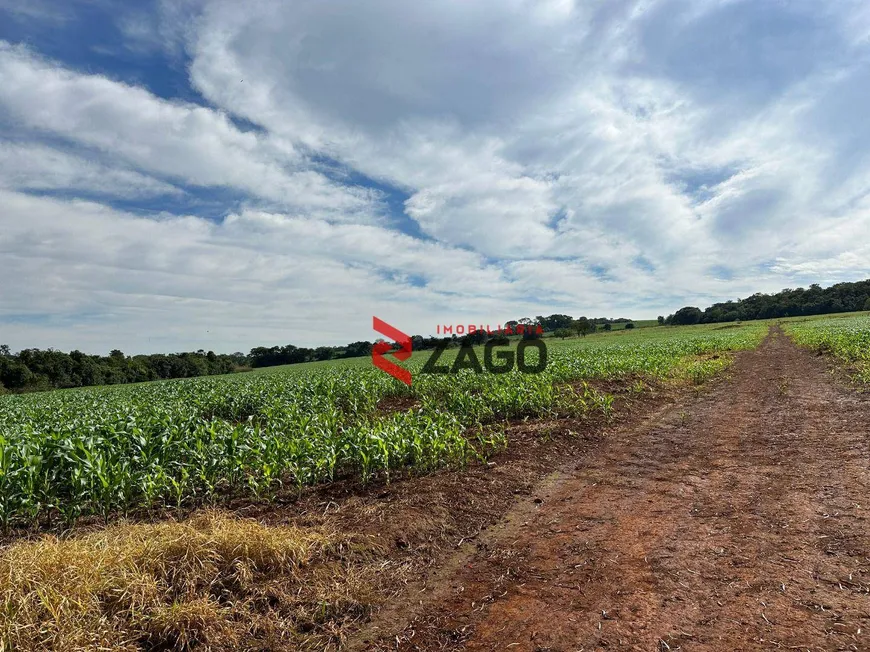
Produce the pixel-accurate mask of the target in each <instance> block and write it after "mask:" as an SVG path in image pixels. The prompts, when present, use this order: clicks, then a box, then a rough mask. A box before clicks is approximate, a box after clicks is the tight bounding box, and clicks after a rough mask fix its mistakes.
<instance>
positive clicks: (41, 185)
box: [0, 141, 182, 198]
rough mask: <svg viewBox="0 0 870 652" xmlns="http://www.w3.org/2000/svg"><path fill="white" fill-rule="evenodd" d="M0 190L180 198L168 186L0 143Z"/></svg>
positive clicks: (51, 151) (44, 150)
mask: <svg viewBox="0 0 870 652" xmlns="http://www.w3.org/2000/svg"><path fill="white" fill-rule="evenodd" d="M0 187H6V188H12V189H17V190H37V191H41V190H59V191H67V192H76V191H86V192H91V193H98V194H105V195H112V196H115V197H121V198H134V197H148V196H155V195H180V194H182V192H181V190H179V189H178V188H176V187H175V186H173V185H172V184H169V183H165V182H162V181H160V180H158V179H154V178H153V177H149V176H146V175H144V174H140V173H138V172H135V171H133V170H128V169H124V168H120V167H117V166H113V165H108V164H104V163H100V162H97V161H93V160H89V159H88V158H85V157H83V156H76V155H72V154H69V153H67V152H64V151H61V150H58V149H55V148H52V147H47V146H45V145H40V144H23V143H8V142H7V143H4V142H2V141H0Z"/></svg>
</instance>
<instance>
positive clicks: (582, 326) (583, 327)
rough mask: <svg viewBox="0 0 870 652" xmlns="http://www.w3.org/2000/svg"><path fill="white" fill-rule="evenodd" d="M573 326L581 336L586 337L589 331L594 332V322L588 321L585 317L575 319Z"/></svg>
mask: <svg viewBox="0 0 870 652" xmlns="http://www.w3.org/2000/svg"><path fill="white" fill-rule="evenodd" d="M573 326H574V331H575V332H576V333H577V334H578V335H582V336H583V337H586V336H587V335H588V334H589V333H594V332H595V324H593V323H592V322H591V321H589V320H588V319H587V318H586V317H579V318H578V319H575V320H574V324H573Z"/></svg>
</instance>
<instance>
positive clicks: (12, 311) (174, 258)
mask: <svg viewBox="0 0 870 652" xmlns="http://www.w3.org/2000/svg"><path fill="white" fill-rule="evenodd" d="M34 6H37V5H34ZM868 15H870V14H868V12H867V10H866V7H865V6H864V3H861V2H858V1H857V0H848V1H845V2H842V3H829V4H827V5H825V6H823V7H822V6H820V5H819V4H818V3H816V2H810V1H809V0H807V1H803V0H799V1H798V2H793V3H757V2H750V1H748V0H729V1H727V2H722V1H720V0H702V1H699V2H689V1H688V0H652V1H650V0H644V1H640V0H616V1H613V0H608V1H606V2H605V1H598V0H594V1H592V2H583V3H579V2H573V1H571V0H546V1H543V0H499V1H496V0H483V1H481V2H474V3H469V2H464V1H462V0H448V1H446V2H443V3H439V4H438V5H434V4H428V3H408V2H398V1H397V0H372V1H371V2H366V3H357V2H351V1H350V0H339V1H338V2H333V3H317V2H294V3H281V2H273V1H270V0H251V1H250V2H246V3H244V4H239V3H237V2H232V1H230V0H183V1H181V0H179V1H172V0H160V1H159V2H156V3H155V4H154V5H153V6H152V7H151V8H150V9H149V10H147V11H146V10H142V11H137V12H135V13H130V12H129V11H126V12H121V13H119V14H118V15H117V16H115V22H116V24H117V25H118V26H119V33H120V34H122V35H126V38H127V39H128V41H129V42H128V43H127V45H128V48H129V49H130V50H131V51H136V50H137V49H139V50H142V49H147V50H148V52H149V53H150V54H149V56H155V55H154V54H153V53H154V52H159V51H163V52H164V53H165V54H166V56H167V57H168V59H167V60H168V61H169V60H171V61H172V62H173V64H172V65H177V64H178V61H179V60H181V61H183V62H184V63H183V65H184V66H185V67H186V70H187V75H188V78H187V79H188V82H189V84H190V88H189V89H188V91H189V92H188V93H186V94H185V96H186V97H188V100H187V101H181V100H178V99H172V98H166V97H158V96H157V95H155V94H154V93H153V92H151V91H149V90H147V89H146V88H144V87H143V86H141V85H140V84H138V83H137V82H136V81H135V80H129V79H125V78H124V76H123V75H122V74H121V73H120V72H119V73H118V74H112V71H111V70H108V71H107V70H97V71H91V70H88V69H85V68H82V67H81V66H80V65H74V64H72V63H69V62H66V61H65V60H64V59H63V57H62V56H57V57H55V58H49V57H47V56H45V55H44V54H43V53H41V52H40V48H39V44H38V43H35V44H31V45H28V46H23V45H21V44H19V43H13V41H14V40H15V39H12V40H10V41H9V42H0V76H2V78H3V80H4V84H3V85H2V86H0V130H2V131H3V134H2V137H0V188H5V189H6V191H5V194H4V202H5V203H4V207H7V206H8V207H9V208H8V210H6V211H5V213H4V215H3V217H2V218H0V219H3V220H4V233H3V235H2V236H0V238H2V239H0V243H2V246H3V249H2V252H0V256H2V264H3V266H4V268H5V269H4V271H13V270H17V269H23V270H26V272H27V274H28V276H27V278H32V279H35V280H34V281H33V286H32V287H29V286H27V284H26V283H25V284H23V285H22V286H21V287H19V288H18V289H16V288H9V289H7V288H4V289H3V299H4V310H5V313H4V314H5V315H6V319H7V321H6V322H5V323H4V322H3V321H2V320H3V317H2V315H0V324H3V326H2V327H3V329H4V331H5V332H11V333H14V334H15V336H16V337H17V338H18V339H19V340H22V343H25V342H23V340H24V339H25V335H26V331H25V326H22V324H24V323H25V322H26V328H28V329H30V330H29V331H27V332H29V333H43V334H44V337H45V340H46V341H45V342H44V344H50V343H52V342H51V341H50V340H51V337H58V336H60V335H59V334H60V332H61V329H59V328H58V327H52V326H51V325H50V324H48V325H47V323H48V322H46V320H48V321H49V322H50V320H51V318H52V315H54V317H53V318H55V319H61V318H63V319H65V320H67V321H66V322H65V324H77V325H76V326H75V329H76V330H75V331H70V329H69V328H67V329H66V330H65V331H64V333H66V332H73V333H75V332H79V327H81V328H83V329H87V330H86V332H87V333H90V334H91V335H92V337H93V341H95V342H101V341H103V339H101V338H104V337H109V336H110V335H111V333H113V332H115V333H124V335H123V337H124V338H127V339H125V340H124V341H125V342H128V343H129V346H131V347H139V348H150V349H157V348H160V346H157V345H156V344H157V342H155V341H154V339H153V338H155V337H157V338H162V339H160V340H159V343H160V344H161V345H169V344H170V343H178V345H179V346H180V345H181V343H185V344H186V343H188V342H190V344H189V345H188V346H193V345H194V344H193V342H194V340H196V339H197V338H200V337H203V335H202V331H203V330H206V331H208V332H209V333H210V337H212V338H213V339H211V340H204V341H207V342H214V344H212V346H213V347H214V348H221V349H227V348H243V347H242V346H241V344H239V345H238V346H235V345H233V344H232V343H233V342H240V343H241V342H244V343H245V345H246V346H247V345H254V344H258V343H262V342H264V341H294V342H299V343H312V344H313V343H317V342H326V341H332V342H339V341H345V340H350V339H360V338H364V337H367V336H368V333H367V331H368V325H369V320H370V317H371V314H373V313H374V314H378V315H379V316H381V317H383V318H386V319H390V318H392V319H394V320H395V321H396V322H397V323H401V324H407V328H408V329H417V330H419V331H422V332H429V331H431V330H432V326H433V325H434V324H435V323H437V321H439V320H444V319H447V318H458V319H463V320H465V319H471V320H472V321H478V320H480V319H490V320H493V321H497V320H498V319H500V318H506V317H510V316H514V317H517V316H522V315H525V314H529V315H534V314H541V313H549V312H556V311H559V312H568V313H572V314H582V313H586V314H590V313H595V314H615V313H620V314H626V315H631V316H634V317H637V318H640V317H654V316H655V315H656V314H659V313H666V312H669V311H672V310H674V309H675V308H678V307H680V306H681V305H683V304H685V303H687V302H689V303H693V304H703V303H705V302H707V301H716V300H721V299H728V298H736V297H737V296H742V295H746V294H748V293H751V292H755V291H773V290H777V289H780V288H782V287H787V286H793V285H796V284H798V283H810V282H816V281H819V282H836V281H840V280H850V279H855V278H860V277H863V276H866V275H867V273H868V272H870V269H868V264H867V262H866V261H867V260H868V254H870V251H868V250H867V248H866V246H865V245H864V244H863V243H864V242H866V241H867V240H868V237H867V236H868V235H870V210H868V208H870V206H868V201H870V199H868V198H870V158H868V154H867V152H868V151H870V147H868V146H870V130H868V127H867V123H866V119H865V114H866V112H867V100H866V98H865V97H864V92H863V90H862V89H864V88H866V86H867V83H868V81H870V58H868V54H870V40H868V38H867V36H868V34H870V29H868V25H870V20H868ZM34 20H38V18H37V17H32V18H29V19H28V21H27V22H28V23H29V22H33V21H34ZM21 40H22V41H27V42H30V41H28V39H21ZM52 56H54V55H52ZM167 65H168V64H167ZM197 97H198V98H199V101H198V102H193V101H192V100H190V98H197ZM4 140H5V141H6V142H5V143H4V142H2V141H4ZM60 191H63V192H62V194H61V192H60ZM222 191H228V192H231V193H233V196H234V197H235V198H236V199H237V200H236V201H233V202H227V203H226V204H225V206H224V207H223V210H222V211H218V213H219V214H217V215H210V216H209V218H210V219H206V218H205V217H203V216H194V215H188V214H186V213H187V211H186V205H185V204H184V203H183V200H184V197H186V196H187V195H188V194H189V193H191V192H196V193H197V194H198V196H206V197H209V196H211V197H212V199H213V201H214V202H216V203H217V204H218V205H220V202H221V192H222ZM46 193H47V194H52V195H53V198H47V197H36V196H34V195H36V194H46ZM154 197H161V198H162V199H161V202H160V204H159V211H158V213H159V217H157V218H144V217H141V216H140V215H134V214H132V213H130V212H127V211H126V210H122V209H121V208H120V207H119V206H118V205H117V204H118V200H124V201H126V202H131V201H134V200H135V201H137V202H140V204H142V205H146V204H147V202H148V201H149V198H152V199H153V198H154ZM238 198H241V199H238ZM83 200H88V201H83ZM95 200H99V201H101V202H103V205H100V204H97V203H93V202H94V201H95ZM146 207H147V206H146ZM30 214H33V215H37V216H38V219H37V218H28V219H26V220H25V218H24V216H25V215H30ZM62 216H65V217H62ZM59 243H65V244H66V246H64V247H61V246H60V244H59ZM10 261H11V262H10ZM69 269H74V270H76V271H75V273H73V274H67V273H66V272H67V271H68V270H69ZM46 279H48V281H46ZM37 289H40V290H41V293H40V292H37V291H36V290H37ZM9 306H14V308H10V307H9ZM475 314H476V315H477V317H475V316H474V315H475ZM28 315H29V316H28ZM88 315H101V317H100V319H99V320H96V321H94V322H91V321H89V320H88ZM171 318H174V323H173V324H172V325H171V326H168V327H167V329H166V330H163V331H160V327H159V325H160V324H162V323H164V322H166V321H167V320H170V319H171ZM15 320H18V321H15ZM10 329H13V330H10ZM306 329H308V332H306ZM82 332H84V331H82ZM158 332H160V334H157V333H158ZM212 333H219V335H214V336H212V335H211V334H212ZM91 335H89V336H88V337H91ZM41 336H42V335H40V337H41ZM144 338H152V340H151V344H150V345H148V344H147V339H144ZM0 339H2V337H0ZM186 345H187V344H186ZM164 348H165V346H164ZM170 348H171V347H170ZM196 348H199V347H198V346H197V347H196Z"/></svg>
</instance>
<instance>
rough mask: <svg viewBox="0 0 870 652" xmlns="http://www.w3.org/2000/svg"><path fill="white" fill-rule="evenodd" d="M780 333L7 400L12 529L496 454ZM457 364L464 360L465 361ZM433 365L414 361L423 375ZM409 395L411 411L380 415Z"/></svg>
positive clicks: (627, 340) (700, 334)
mask: <svg viewBox="0 0 870 652" xmlns="http://www.w3.org/2000/svg"><path fill="white" fill-rule="evenodd" d="M766 329H767V326H766V325H761V324H756V325H744V326H743V327H741V328H735V329H729V330H721V329H715V328H707V327H698V328H663V329H649V330H650V331H654V332H651V333H643V332H642V331H641V330H639V331H638V332H637V333H625V334H622V333H621V334H620V335H619V336H615V335H614V336H608V337H590V338H586V339H584V340H571V341H567V342H565V343H560V342H554V343H552V344H551V345H550V355H549V363H548V365H547V368H546V370H545V371H543V372H541V373H538V374H522V373H519V372H517V371H512V372H510V373H507V374H502V375H493V374H487V373H483V374H477V373H473V372H471V371H463V372H461V373H459V374H456V375H426V374H419V373H417V374H416V375H415V377H414V382H413V385H412V386H411V387H407V386H406V385H404V384H402V383H400V382H398V381H396V380H395V379H393V378H391V377H390V376H388V375H386V374H384V373H382V372H381V371H379V370H377V369H374V368H371V367H370V366H366V365H354V366H349V365H332V364H329V363H324V364H321V365H316V366H312V367H309V368H307V369H305V370H293V369H292V368H290V369H277V370H275V371H271V372H268V373H249V374H238V375H234V376H222V377H207V378H196V379H189V380H179V381H164V382H156V383H145V384H140V385H128V386H113V387H104V388H86V389H79V390H64V391H55V392H49V393H44V394H30V395H7V396H3V397H0V524H2V526H3V527H4V528H8V527H10V526H21V525H27V524H30V523H34V522H37V521H39V520H42V521H52V522H53V521H61V520H62V521H65V522H67V523H73V522H74V521H75V520H76V519H77V518H79V517H80V516H82V515H94V514H98V515H102V516H103V517H105V518H106V519H108V518H109V516H110V515H111V514H113V513H125V512H128V511H129V510H133V509H140V508H147V507H153V506H165V505H169V506H178V507H181V506H182V505H184V504H187V503H191V502H197V501H213V500H218V499H220V498H221V497H222V496H227V495H232V496H238V495H246V496H250V497H253V498H255V499H264V500H267V499H269V498H271V497H272V496H273V495H274V494H275V492H276V491H278V490H280V489H281V488H282V487H283V488H288V487H289V488H302V487H305V486H307V485H312V484H316V483H322V482H329V481H331V480H334V479H336V478H339V477H358V478H361V479H362V480H363V481H367V480H369V479H371V478H372V477H373V476H378V477H380V478H386V479H389V473H390V472H391V471H394V470H396V469H406V470H407V469H410V470H413V471H416V472H426V471H430V470H432V469H435V468H438V467H441V466H445V465H463V464H466V463H468V462H469V461H472V460H475V459H479V458H484V457H485V456H487V455H488V454H490V453H491V452H492V451H494V450H497V449H499V448H501V447H504V446H506V445H507V444H508V442H507V438H506V435H505V428H504V424H505V422H506V421H508V420H510V419H517V418H525V417H547V416H553V415H572V416H578V417H579V416H583V415H586V414H592V413H595V412H598V413H604V414H608V413H609V412H610V411H611V410H612V409H613V398H612V397H611V396H609V395H607V394H603V393H600V392H598V391H595V390H594V389H592V388H591V387H590V386H589V385H587V384H586V383H585V382H581V381H591V380H594V379H614V378H620V377H625V376H628V375H631V376H632V377H636V376H641V377H647V378H659V379H662V378H688V379H694V380H696V381H698V380H702V379H703V378H705V377H706V376H708V375H710V374H712V373H715V372H716V371H718V370H719V369H721V368H722V367H723V366H725V365H726V364H727V356H721V357H720V356H715V358H713V357H708V358H705V357H704V356H707V355H708V354H711V353H715V352H724V351H733V350H738V349H746V348H751V347H754V346H755V345H756V344H757V343H758V342H759V341H760V339H761V338H762V337H763V335H764V333H765V332H766ZM454 355H455V353H454ZM424 361H425V358H424V357H423V355H422V354H420V355H415V356H414V358H412V360H411V361H410V362H409V365H410V367H411V368H412V370H414V371H419V370H420V369H421V368H422V366H423V362H424ZM393 398H401V399H403V401H404V402H405V404H408V405H411V407H409V408H405V409H403V410H386V409H379V405H383V404H382V402H383V401H385V400H387V399H393Z"/></svg>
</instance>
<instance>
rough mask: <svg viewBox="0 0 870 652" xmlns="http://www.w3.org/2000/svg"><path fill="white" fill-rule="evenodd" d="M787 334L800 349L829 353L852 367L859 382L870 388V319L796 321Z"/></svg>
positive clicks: (856, 316)
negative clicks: (802, 347) (805, 348)
mask: <svg viewBox="0 0 870 652" xmlns="http://www.w3.org/2000/svg"><path fill="white" fill-rule="evenodd" d="M785 328H786V332H787V333H788V334H789V336H790V337H791V338H792V339H793V340H794V341H795V343H797V344H798V345H800V346H804V347H807V348H809V349H812V350H814V351H817V352H819V353H827V354H830V355H832V356H834V358H836V359H837V360H838V361H839V362H840V363H841V364H843V365H845V366H846V367H848V368H849V369H850V370H851V371H852V372H853V375H854V377H855V379H856V380H857V381H858V382H859V383H862V384H865V385H870V317H868V315H867V314H862V315H850V316H847V317H840V316H838V317H828V318H822V319H812V320H799V321H792V322H790V323H788V324H787V325H786V327H785Z"/></svg>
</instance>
